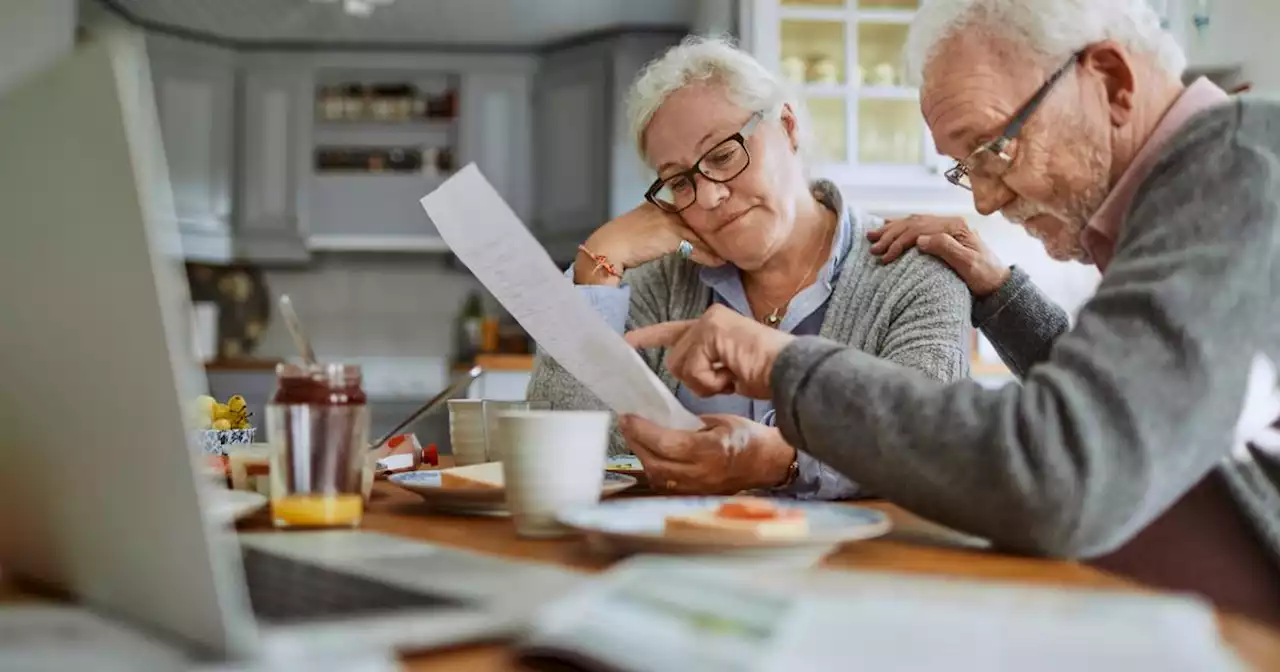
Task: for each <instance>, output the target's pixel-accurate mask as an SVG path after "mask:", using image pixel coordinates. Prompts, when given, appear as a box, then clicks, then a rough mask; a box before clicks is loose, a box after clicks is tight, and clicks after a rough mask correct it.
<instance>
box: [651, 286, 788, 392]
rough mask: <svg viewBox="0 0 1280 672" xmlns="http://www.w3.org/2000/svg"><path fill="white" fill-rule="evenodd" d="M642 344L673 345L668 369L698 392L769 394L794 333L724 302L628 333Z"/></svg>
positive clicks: (668, 358)
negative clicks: (692, 315) (775, 370)
mask: <svg viewBox="0 0 1280 672" xmlns="http://www.w3.org/2000/svg"><path fill="white" fill-rule="evenodd" d="M626 338H627V342H628V343H630V344H631V345H632V346H634V347H637V348H656V347H667V348H670V350H668V352H667V368H668V369H670V370H671V373H672V374H673V375H674V376H675V377H676V378H677V379H679V380H680V382H682V383H684V384H685V386H687V387H688V388H689V389H690V390H691V391H692V392H693V393H694V394H697V395H698V396H701V397H710V396H713V395H716V394H726V393H736V394H741V395H743V396H746V397H750V398H752V399H768V398H770V397H771V396H772V391H771V390H770V387H769V381H770V377H771V375H772V373H773V363H774V362H775V361H777V359H778V355H779V354H780V353H781V352H782V349H783V348H785V347H787V344H789V343H791V341H793V340H795V337H794V336H792V335H790V334H786V333H783V332H780V331H778V330H777V329H771V328H769V327H766V326H764V325H763V324H760V323H759V322H756V321H755V320H752V319H750V318H748V317H744V316H742V315H739V314H738V313H735V312H733V311H732V310H730V309H728V308H725V307H724V306H721V305H714V306H712V307H710V308H708V309H707V312H705V313H703V314H702V317H701V318H699V319H696V320H685V321H683V322H665V323H663V324H655V325H652V326H648V327H641V328H639V329H636V330H635V331H632V332H629V333H627V336H626Z"/></svg>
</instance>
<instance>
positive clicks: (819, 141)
mask: <svg viewBox="0 0 1280 672" xmlns="http://www.w3.org/2000/svg"><path fill="white" fill-rule="evenodd" d="M751 3H752V5H751V7H750V11H749V16H750V24H751V25H750V27H749V30H750V39H749V40H748V42H749V44H750V45H751V49H752V51H753V52H754V54H755V56H756V57H757V58H758V59H760V60H761V61H762V62H763V63H764V64H765V66H766V67H769V68H771V69H774V70H775V71H777V72H779V73H780V74H782V75H783V76H784V77H786V78H787V79H788V80H790V81H791V82H793V83H794V85H795V86H796V87H797V88H798V89H799V90H800V91H801V92H802V96H803V103H804V105H805V107H806V108H807V110H808V113H809V116H810V120H811V124H812V130H813V139H814V143H813V145H812V146H811V148H810V160H811V162H812V163H813V169H814V174H815V175H816V176H821V177H826V178H828V179H831V180H832V181H834V182H836V183H837V184H839V185H840V186H841V188H842V189H843V190H844V191H845V192H846V194H848V195H849V196H850V197H851V198H852V199H853V200H855V201H856V202H857V203H858V204H859V205H860V206H861V207H864V208H867V209H869V210H871V211H873V212H880V213H884V214H896V213H899V212H906V211H946V212H951V211H969V210H971V209H972V203H970V202H969V194H968V193H967V192H965V191H964V190H962V189H959V188H957V187H955V186H953V185H951V184H949V183H947V182H946V179H945V178H944V177H943V175H942V173H943V172H944V171H945V170H946V168H947V166H949V165H950V160H949V159H947V158H946V157H943V156H940V155H939V154H938V152H937V150H936V148H935V147H934V145H933V139H932V137H931V136H930V134H929V132H928V129H927V127H926V126H925V123H924V118H923V116H922V115H921V112H920V102H919V92H918V91H917V90H916V89H915V88H912V87H911V86H909V85H908V83H907V81H906V76H905V72H904V71H903V67H902V51H903V46H904V45H905V43H906V36H907V29H908V26H909V25H910V23H911V20H912V19H913V18H914V17H915V12H916V9H917V8H918V6H919V0H751Z"/></svg>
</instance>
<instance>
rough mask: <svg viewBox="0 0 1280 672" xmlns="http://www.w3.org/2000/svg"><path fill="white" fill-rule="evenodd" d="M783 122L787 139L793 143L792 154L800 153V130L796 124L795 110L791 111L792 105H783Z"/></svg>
mask: <svg viewBox="0 0 1280 672" xmlns="http://www.w3.org/2000/svg"><path fill="white" fill-rule="evenodd" d="M779 120H780V121H781V122H782V130H783V132H785V133H786V134H787V139H788V140H789V141H790V142H791V152H792V153H795V152H798V151H800V129H799V127H798V124H797V123H796V113H795V110H792V109H791V103H783V104H782V113H781V117H780V119H779Z"/></svg>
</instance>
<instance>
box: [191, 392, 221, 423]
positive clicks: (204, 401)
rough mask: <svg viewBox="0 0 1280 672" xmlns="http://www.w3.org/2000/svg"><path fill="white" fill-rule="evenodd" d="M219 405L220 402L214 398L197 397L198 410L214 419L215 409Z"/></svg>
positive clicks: (205, 395)
mask: <svg viewBox="0 0 1280 672" xmlns="http://www.w3.org/2000/svg"><path fill="white" fill-rule="evenodd" d="M217 404H218V400H217V399H214V398H213V397H211V396H209V395H207V394H202V395H200V396H198V397H196V410H197V411H198V412H200V413H203V414H204V415H206V416H209V418H210V419H213V408H214V406H216V405H217Z"/></svg>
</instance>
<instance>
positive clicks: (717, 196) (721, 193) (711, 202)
mask: <svg viewBox="0 0 1280 672" xmlns="http://www.w3.org/2000/svg"><path fill="white" fill-rule="evenodd" d="M694 179H695V180H697V187H698V193H697V197H698V207H700V208H702V209H703V210H714V209H716V208H717V207H719V205H720V204H721V203H724V201H725V199H727V198H729V185H727V184H721V183H720V182H714V181H712V180H708V179H707V178H706V176H705V175H698V176H697V177H695V178H694Z"/></svg>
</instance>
